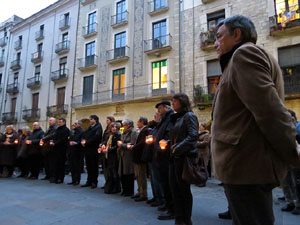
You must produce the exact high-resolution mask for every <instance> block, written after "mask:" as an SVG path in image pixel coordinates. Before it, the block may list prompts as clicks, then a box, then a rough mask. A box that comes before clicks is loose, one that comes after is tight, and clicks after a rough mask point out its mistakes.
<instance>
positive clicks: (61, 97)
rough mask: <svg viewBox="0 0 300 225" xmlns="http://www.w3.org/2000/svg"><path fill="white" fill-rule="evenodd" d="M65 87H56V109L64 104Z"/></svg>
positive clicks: (61, 107)
mask: <svg viewBox="0 0 300 225" xmlns="http://www.w3.org/2000/svg"><path fill="white" fill-rule="evenodd" d="M65 90H66V88H65V87H62V88H57V106H58V109H61V110H63V108H64V107H63V106H64V104H65Z"/></svg>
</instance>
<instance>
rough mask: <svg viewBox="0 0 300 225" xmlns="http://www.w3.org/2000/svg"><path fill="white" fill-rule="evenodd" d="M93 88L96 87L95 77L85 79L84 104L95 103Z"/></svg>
mask: <svg viewBox="0 0 300 225" xmlns="http://www.w3.org/2000/svg"><path fill="white" fill-rule="evenodd" d="M93 86H94V76H93V75H91V76H87V77H84V78H83V93H82V103H83V104H91V103H92V102H93Z"/></svg>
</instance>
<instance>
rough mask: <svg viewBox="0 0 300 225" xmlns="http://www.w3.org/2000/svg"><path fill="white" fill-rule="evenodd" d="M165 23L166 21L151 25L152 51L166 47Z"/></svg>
mask: <svg viewBox="0 0 300 225" xmlns="http://www.w3.org/2000/svg"><path fill="white" fill-rule="evenodd" d="M166 34H167V23H166V20H163V21H160V22H158V23H154V24H153V33H152V36H153V43H152V47H153V49H157V48H162V47H164V46H165V45H166Z"/></svg>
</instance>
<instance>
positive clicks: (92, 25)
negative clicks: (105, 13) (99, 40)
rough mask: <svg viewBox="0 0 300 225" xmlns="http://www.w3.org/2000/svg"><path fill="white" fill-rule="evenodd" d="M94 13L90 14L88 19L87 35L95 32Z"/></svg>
mask: <svg viewBox="0 0 300 225" xmlns="http://www.w3.org/2000/svg"><path fill="white" fill-rule="evenodd" d="M96 18H97V17H96V12H93V13H90V14H89V17H88V27H87V34H90V33H93V32H95V31H96Z"/></svg>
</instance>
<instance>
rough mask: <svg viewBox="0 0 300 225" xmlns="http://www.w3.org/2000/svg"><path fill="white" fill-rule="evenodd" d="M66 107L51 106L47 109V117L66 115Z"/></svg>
mask: <svg viewBox="0 0 300 225" xmlns="http://www.w3.org/2000/svg"><path fill="white" fill-rule="evenodd" d="M68 108H69V106H68V105H53V106H48V107H47V116H54V117H55V116H59V115H63V114H68Z"/></svg>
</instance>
